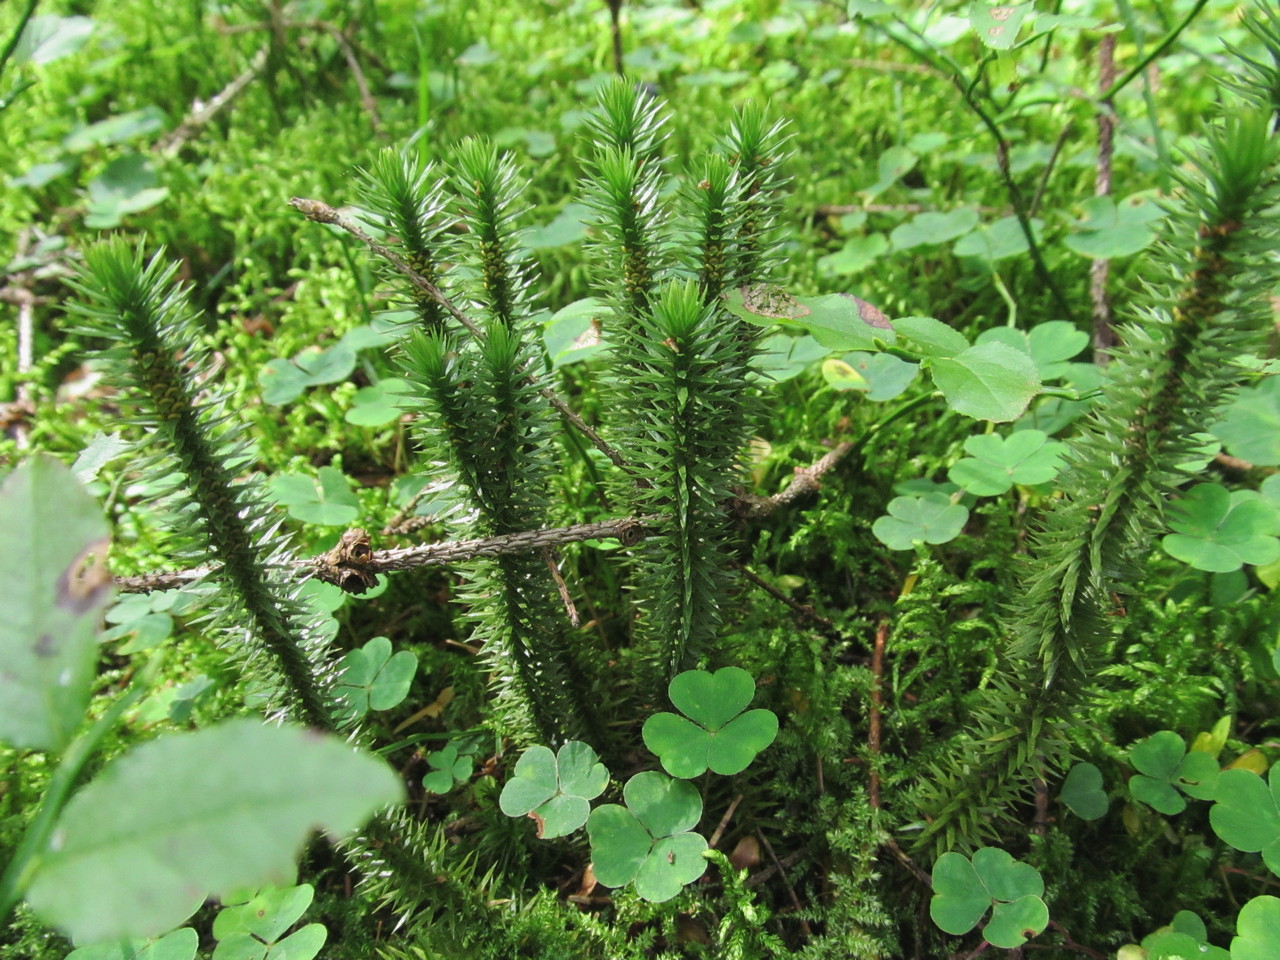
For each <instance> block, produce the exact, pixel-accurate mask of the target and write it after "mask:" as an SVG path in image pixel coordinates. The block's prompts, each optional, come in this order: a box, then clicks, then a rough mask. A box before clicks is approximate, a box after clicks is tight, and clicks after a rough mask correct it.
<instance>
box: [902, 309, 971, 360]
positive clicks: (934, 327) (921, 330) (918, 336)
mask: <svg viewBox="0 0 1280 960" xmlns="http://www.w3.org/2000/svg"><path fill="white" fill-rule="evenodd" d="M893 329H894V332H896V333H897V334H898V336H899V337H901V338H902V343H901V345H902V346H903V348H904V349H907V350H911V351H913V352H915V353H918V354H919V355H920V356H922V357H954V356H955V355H956V354H958V353H962V352H963V351H965V350H967V349H968V348H969V341H968V340H967V339H966V338H965V336H964V334H962V333H960V332H959V331H958V330H953V329H951V327H949V326H947V325H946V324H945V323H943V322H942V321H941V320H935V319H934V318H933V317H900V318H899V319H897V320H895V321H893Z"/></svg>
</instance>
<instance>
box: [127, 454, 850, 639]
mask: <svg viewBox="0 0 1280 960" xmlns="http://www.w3.org/2000/svg"><path fill="white" fill-rule="evenodd" d="M853 446H854V445H853V444H852V443H849V442H844V443H840V444H837V445H836V446H835V447H833V448H832V449H831V450H830V451H829V452H828V453H827V454H825V455H824V456H823V457H821V458H820V459H819V460H817V461H815V462H814V463H813V464H811V465H810V466H808V467H797V468H796V472H795V476H794V477H793V478H792V480H791V483H789V484H788V485H787V487H786V489H784V490H782V491H781V492H780V493H777V494H775V495H774V496H772V497H743V498H739V499H736V500H734V501H732V502H731V503H730V504H729V505H728V508H729V512H730V513H731V514H733V515H734V516H738V517H744V518H748V519H761V518H763V517H767V516H769V514H771V513H773V511H775V510H777V509H778V508H779V507H783V506H786V505H788V504H790V503H792V502H793V501H795V500H797V499H799V498H800V497H801V496H803V495H804V494H806V493H812V492H815V491H817V490H819V489H820V488H821V484H820V483H819V480H820V478H821V477H822V476H823V475H824V474H826V473H828V472H830V471H831V470H832V469H833V468H834V467H835V466H836V465H837V464H838V463H840V461H841V460H843V459H844V458H845V456H847V455H848V454H849V452H850V451H851V450H852V449H853ZM656 520H658V518H657V517H654V516H648V517H622V518H620V519H617V520H604V521H600V522H597V523H576V524H573V525H571V526H567V527H552V528H550V529H547V530H528V531H522V532H520V533H511V534H504V535H503V536H498V537H482V538H476V539H471V540H449V541H445V542H443V543H426V544H420V545H418V546H413V547H401V548H398V549H394V550H373V549H372V548H371V547H369V545H368V543H369V541H368V537H367V535H365V534H364V531H363V530H358V531H354V530H348V531H347V533H346V534H344V535H343V538H342V540H341V541H340V542H339V544H338V546H337V547H335V548H334V549H333V550H331V551H329V552H328V553H326V554H321V555H320V556H318V557H309V558H305V559H300V560H295V561H294V566H295V567H297V568H298V569H299V571H307V572H308V573H307V575H308V576H314V577H316V578H317V579H320V580H324V581H326V582H328V583H333V584H335V585H337V586H340V587H342V588H343V589H345V590H349V591H350V592H353V593H363V592H364V590H363V589H353V588H354V587H356V586H358V585H359V580H360V579H363V574H368V575H371V576H376V575H377V574H379V573H387V572H390V571H393V570H412V569H414V568H416V567H438V566H444V565H446V564H450V563H459V562H461V561H464V560H471V559H474V558H476V557H501V556H506V555H509V554H515V553H525V552H526V551H529V550H539V549H541V548H543V547H554V546H559V545H561V544H565V543H580V542H582V541H583V540H600V539H610V538H615V539H617V540H619V541H621V542H622V545H623V546H628V547H630V546H634V545H635V544H637V543H639V542H640V541H641V540H642V539H644V537H645V536H646V535H647V533H648V527H649V525H650V524H652V523H654V522H655V521H656ZM354 534H359V535H360V537H355V536H353V535H354ZM361 538H363V540H362V541H361ZM361 542H362V543H363V546H361V545H360V544H361ZM344 544H345V545H346V549H345V551H344V549H343V548H344ZM365 551H367V556H366V555H365ZM213 570H214V568H213V567H196V568H193V569H190V570H175V571H172V572H164V573H145V574H139V575H137V576H130V577H116V578H115V586H116V589H117V590H119V591H120V592H121V593H150V592H152V591H153V590H173V589H176V588H178V587H183V586H186V585H188V584H190V583H194V582H195V581H197V580H200V579H201V578H203V577H205V576H208V575H209V574H210V573H211V572H213ZM343 571H356V577H357V579H352V576H351V574H350V573H349V572H348V573H344V572H343ZM368 586H372V584H366V585H365V588H366V589H367V587H368ZM813 616H814V617H815V622H816V623H818V625H819V626H820V627H822V628H823V629H826V628H831V629H834V627H833V625H832V624H831V623H830V622H829V621H825V620H824V619H823V618H822V617H819V616H817V615H816V614H813Z"/></svg>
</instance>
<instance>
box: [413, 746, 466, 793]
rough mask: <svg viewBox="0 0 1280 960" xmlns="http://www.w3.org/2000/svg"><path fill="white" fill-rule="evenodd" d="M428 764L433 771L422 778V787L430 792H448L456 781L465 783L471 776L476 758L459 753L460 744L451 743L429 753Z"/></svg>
mask: <svg viewBox="0 0 1280 960" xmlns="http://www.w3.org/2000/svg"><path fill="white" fill-rule="evenodd" d="M427 766H429V767H430V768H431V772H430V773H428V774H427V775H426V776H424V777H423V778H422V789H424V790H426V791H427V792H428V793H440V794H444V793H448V792H449V791H450V790H452V789H453V785H454V784H455V783H465V782H466V781H467V780H469V779H470V778H471V770H472V767H474V766H475V760H474V758H472V757H469V756H459V755H458V745H457V744H456V743H450V744H447V745H446V746H444V747H443V748H441V749H439V750H434V751H432V752H431V753H428V754H427Z"/></svg>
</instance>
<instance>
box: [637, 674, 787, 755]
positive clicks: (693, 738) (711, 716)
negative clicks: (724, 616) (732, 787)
mask: <svg viewBox="0 0 1280 960" xmlns="http://www.w3.org/2000/svg"><path fill="white" fill-rule="evenodd" d="M668 692H669V694H670V696H671V702H672V703H673V704H675V706H676V708H677V709H678V710H679V711H680V712H681V713H683V714H684V715H685V716H684V717H678V716H676V715H675V714H674V713H655V714H654V715H653V716H651V717H650V718H649V719H648V720H646V721H645V724H644V730H643V735H644V742H645V746H647V747H648V748H649V749H650V750H652V751H653V752H654V753H655V754H657V756H658V759H660V760H661V761H662V766H663V769H665V770H666V771H667V773H669V774H671V775H672V776H673V777H685V778H688V777H696V776H698V775H699V774H701V773H703V772H704V771H706V770H707V769H710V770H711V771H713V772H714V773H719V774H724V775H726V776H729V775H732V774H735V773H741V772H742V771H743V770H745V769H746V768H747V766H748V764H750V763H751V761H752V760H754V759H755V758H756V755H757V754H758V753H759V752H760V751H761V750H763V749H764V748H765V747H767V746H769V744H771V743H773V740H774V738H775V737H776V736H777V735H778V717H777V715H776V714H774V713H773V711H771V710H762V709H757V710H748V711H747V712H746V713H743V712H742V711H743V710H745V709H746V707H747V705H748V704H749V703H751V699H752V698H753V697H754V696H755V693H756V683H755V681H754V680H753V679H751V674H749V673H747V671H745V670H743V669H742V668H741V667H723V668H721V669H720V670H717V671H716V672H715V673H708V672H707V671H705V670H687V671H685V672H684V673H681V674H678V675H677V676H676V677H675V678H674V679H672V681H671V684H670V686H669V687H668ZM739 714H741V715H739ZM685 717H688V718H689V719H687V720H686V719H685Z"/></svg>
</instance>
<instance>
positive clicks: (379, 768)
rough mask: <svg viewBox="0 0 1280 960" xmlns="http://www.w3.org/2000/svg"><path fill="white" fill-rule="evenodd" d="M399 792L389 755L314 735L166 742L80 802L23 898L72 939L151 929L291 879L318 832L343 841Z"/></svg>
mask: <svg viewBox="0 0 1280 960" xmlns="http://www.w3.org/2000/svg"><path fill="white" fill-rule="evenodd" d="M402 796H403V789H402V787H401V784H400V778H399V777H398V776H397V775H396V774H395V772H394V771H393V770H391V768H390V767H388V766H387V765H386V763H385V762H383V761H382V760H380V759H377V758H376V757H373V756H370V755H368V754H362V753H358V752H357V751H355V750H353V749H352V748H351V746H350V745H349V744H346V743H344V742H342V741H341V740H339V739H337V738H335V737H326V736H320V735H318V734H316V733H314V732H312V731H309V730H303V729H300V728H296V727H274V726H264V725H263V724H261V723H259V722H257V721H254V720H232V721H229V722H227V723H224V724H221V725H219V726H216V727H209V728H207V729H204V730H200V731H198V732H196V733H187V734H174V735H169V736H165V737H161V738H160V739H158V740H154V741H151V742H150V743H145V744H142V745H141V746H139V747H135V748H134V749H133V750H132V751H130V752H129V753H128V754H125V755H124V756H123V757H121V758H119V759H117V760H115V761H113V762H112V763H111V764H109V765H108V766H107V767H106V768H104V770H103V771H102V773H101V774H99V776H98V777H97V778H96V779H95V780H94V781H93V782H91V783H90V784H89V785H88V786H86V787H84V788H83V789H81V790H80V792H79V793H77V794H76V795H75V796H74V797H72V798H71V801H70V802H69V803H68V804H67V806H66V807H65V808H64V809H63V811H62V815H61V816H60V817H59V819H58V823H57V826H56V829H55V832H54V836H53V843H52V845H51V848H50V849H49V850H47V851H45V852H44V856H43V859H41V860H40V861H39V865H38V867H37V869H36V872H35V875H34V876H33V878H32V881H31V885H30V887H29V888H28V890H27V900H28V902H29V903H30V904H31V906H32V908H33V909H34V910H35V911H36V912H37V913H38V914H40V915H41V916H42V917H43V918H44V919H45V920H46V921H47V922H49V923H51V924H53V925H54V926H57V927H59V928H61V929H62V930H64V931H66V932H67V933H68V934H69V935H70V936H71V937H72V938H73V939H75V940H76V941H77V942H90V941H93V940H105V939H109V938H113V937H132V936H149V935H154V934H156V933H159V932H161V931H164V930H168V929H171V928H173V927H174V926H176V925H177V924H179V923H181V922H182V921H183V920H185V919H186V918H187V917H188V916H190V914H191V912H192V911H194V910H195V909H196V908H197V907H198V906H199V905H200V903H201V902H203V900H204V898H205V897H206V896H207V895H209V894H212V893H216V892H219V891H222V890H227V889H230V888H234V887H239V886H248V885H254V884H260V883H263V882H269V881H271V880H272V879H273V878H281V877H286V876H291V875H292V872H293V870H294V861H295V859H296V857H297V855H298V853H299V852H300V851H301V849H302V846H303V844H304V842H305V841H306V840H307V838H308V836H309V835H310V833H311V831H312V830H313V829H315V828H316V827H320V828H321V829H323V830H325V831H326V832H327V833H329V834H330V835H332V836H335V837H344V836H347V835H348V834H350V833H351V832H352V831H354V830H355V829H356V828H358V827H359V826H360V825H361V824H362V823H364V822H365V821H366V820H367V819H368V818H369V817H370V816H371V815H372V814H373V813H374V812H375V811H376V810H377V809H378V808H379V807H381V806H384V805H386V804H389V803H394V802H396V801H397V800H399V799H401V798H402Z"/></svg>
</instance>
